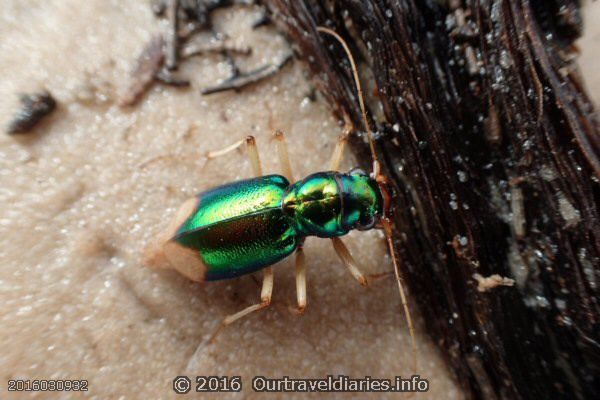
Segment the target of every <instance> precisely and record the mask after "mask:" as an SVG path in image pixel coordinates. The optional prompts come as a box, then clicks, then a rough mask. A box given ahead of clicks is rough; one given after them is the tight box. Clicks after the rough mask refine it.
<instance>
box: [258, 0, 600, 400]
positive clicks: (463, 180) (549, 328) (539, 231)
mask: <svg viewBox="0 0 600 400" xmlns="http://www.w3.org/2000/svg"><path fill="white" fill-rule="evenodd" d="M265 2H266V4H267V5H268V7H269V9H270V10H271V12H272V14H273V15H272V18H273V20H274V21H275V22H276V23H277V24H278V26H279V27H280V28H281V29H282V31H284V32H285V33H286V34H287V35H288V37H289V38H290V41H291V42H292V44H293V47H294V49H295V51H296V53H297V56H298V57H299V58H300V59H301V60H303V61H305V62H306V64H307V66H308V68H309V70H310V71H311V73H312V76H313V82H314V84H315V85H316V87H317V88H318V89H319V91H320V92H321V93H322V94H323V95H324V97H325V98H326V100H327V101H328V102H329V104H330V105H331V106H332V108H333V109H334V110H335V112H336V113H337V115H338V116H339V117H340V119H344V118H346V119H348V120H350V121H352V122H353V124H354V126H356V127H357V128H358V129H359V130H360V129H361V128H360V127H362V126H363V125H362V123H361V121H360V112H359V109H358V102H357V99H356V94H355V87H354V83H353V81H352V77H351V74H350V71H349V69H348V63H347V62H346V61H345V56H344V54H343V52H342V50H341V48H340V46H339V44H337V43H335V42H334V41H333V40H331V38H330V37H325V36H322V35H319V34H318V33H317V32H316V30H315V27H316V26H317V25H324V26H328V27H330V28H332V29H333V30H335V31H336V32H338V33H340V34H341V35H342V36H344V37H345V38H346V40H347V41H348V42H349V43H350V45H351V47H353V53H354V54H355V56H356V57H357V58H359V59H361V61H362V62H361V64H362V67H361V72H362V74H361V75H362V77H363V83H367V81H369V85H367V87H371V89H369V90H367V92H368V93H367V97H368V103H369V105H370V118H371V119H372V121H373V122H374V124H375V126H376V127H377V131H378V134H377V137H378V140H377V149H378V152H379V153H380V154H381V157H382V159H383V161H384V164H385V172H386V174H387V175H388V176H389V177H390V178H392V179H393V180H394V182H395V183H396V185H397V192H398V193H397V194H398V196H397V198H396V200H395V211H396V213H395V216H394V222H395V228H396V231H395V244H396V246H397V250H398V253H399V256H400V261H401V265H402V268H403V271H404V276H405V279H406V281H407V283H408V286H409V288H410V290H411V292H412V293H413V298H414V299H415V300H416V301H417V302H418V306H419V308H420V310H421V312H422V314H423V315H424V318H425V320H426V325H427V329H428V332H429V333H430V335H431V336H432V337H433V338H434V340H435V341H436V343H437V344H438V345H439V346H440V348H441V349H442V351H443V353H444V354H445V357H446V360H447V362H448V364H449V365H450V366H451V368H452V369H453V370H454V372H455V374H456V377H457V379H458V381H459V382H460V384H461V385H462V386H463V388H464V389H465V391H466V392H467V393H469V394H470V395H471V397H473V398H485V399H493V398H510V399H512V398H544V399H555V398H556V399H558V398H565V399H567V398H569V399H570V398H577V399H583V398H593V397H594V395H595V394H597V393H600V383H599V377H600V362H599V360H600V345H599V342H600V340H599V334H598V332H599V328H600V326H599V323H598V316H599V313H598V311H599V304H598V278H599V268H598V267H599V265H600V224H599V214H598V200H599V194H600V191H599V181H598V178H599V177H600V162H599V159H598V154H600V153H599V151H600V137H599V135H598V124H597V121H596V120H595V119H594V117H593V114H592V113H593V107H592V104H591V102H590V100H589V98H588V97H587V96H586V94H585V90H584V88H583V85H582V81H581V77H580V76H579V73H578V71H577V66H576V63H575V60H574V59H575V55H576V49H575V48H574V46H573V45H572V41H573V40H574V38H576V37H577V36H578V35H579V34H580V33H581V27H580V24H581V22H580V16H579V4H578V2H577V1H569V0H553V1H542V0H487V1H486V0H448V1H441V0H440V1H433V0H423V1H417V0H395V1H394V0H369V1H353V0H341V1H291V0H290V1H282V0H266V1H265ZM368 70H369V71H370V72H371V73H369V72H367V71H368ZM373 87H374V89H373ZM353 145H354V150H355V151H356V152H357V153H358V154H359V155H361V157H360V158H359V159H361V160H364V165H363V167H365V168H369V167H370V164H369V162H368V160H369V159H370V157H369V156H368V151H367V145H366V143H365V141H364V140H362V138H355V139H354V140H353ZM474 274H480V275H482V276H490V275H492V274H499V275H501V276H503V277H510V278H514V279H515V280H516V284H515V286H513V287H503V286H500V287H496V288H494V289H491V290H488V291H486V292H479V291H478V290H477V282H476V281H475V280H474V279H473V275H474ZM407 354H408V353H407Z"/></svg>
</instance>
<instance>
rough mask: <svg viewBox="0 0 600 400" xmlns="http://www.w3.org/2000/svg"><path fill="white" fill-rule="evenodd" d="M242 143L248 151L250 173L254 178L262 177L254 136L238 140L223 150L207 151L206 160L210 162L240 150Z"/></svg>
mask: <svg viewBox="0 0 600 400" xmlns="http://www.w3.org/2000/svg"><path fill="white" fill-rule="evenodd" d="M244 143H246V150H247V151H248V157H249V158H250V164H252V172H254V175H255V176H262V165H261V163H260V158H259V156H258V148H257V146H256V139H254V136H247V137H246V139H242V140H238V141H237V142H235V143H234V144H232V145H230V146H227V147H225V148H223V149H220V150H213V151H209V152H208V153H206V158H208V159H209V160H212V159H213V158H217V157H221V156H224V155H226V154H229V153H231V152H232V151H234V150H236V149H238V148H240V147H241V146H242V145H243V144H244Z"/></svg>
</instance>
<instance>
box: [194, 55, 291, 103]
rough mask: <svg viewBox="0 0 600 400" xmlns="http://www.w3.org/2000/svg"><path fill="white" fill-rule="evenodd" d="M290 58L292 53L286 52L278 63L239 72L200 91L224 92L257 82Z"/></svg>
mask: <svg viewBox="0 0 600 400" xmlns="http://www.w3.org/2000/svg"><path fill="white" fill-rule="evenodd" d="M291 59H292V55H291V54H288V55H287V56H285V57H284V58H283V59H282V61H281V62H279V63H278V64H268V65H264V66H262V67H260V68H257V69H255V70H253V71H250V72H247V73H240V74H237V75H234V76H233V77H231V78H229V79H227V80H225V81H223V82H222V83H220V84H218V85H215V86H209V87H207V88H204V89H202V91H201V93H202V94H203V95H209V94H213V93H218V92H224V91H227V90H238V89H241V88H243V87H246V86H248V85H251V84H253V83H257V82H259V81H261V80H263V79H266V78H268V77H270V76H273V75H275V74H276V73H277V72H278V71H279V70H281V68H283V67H284V66H285V65H286V64H287V63H288V61H290V60H291Z"/></svg>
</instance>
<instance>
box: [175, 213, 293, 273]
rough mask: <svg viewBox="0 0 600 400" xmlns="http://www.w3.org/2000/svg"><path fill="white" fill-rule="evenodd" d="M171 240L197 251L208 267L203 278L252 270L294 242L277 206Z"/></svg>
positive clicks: (280, 255) (285, 251)
mask: <svg viewBox="0 0 600 400" xmlns="http://www.w3.org/2000/svg"><path fill="white" fill-rule="evenodd" d="M174 240H175V241H177V242H178V243H180V244H181V245H183V246H185V247H187V248H191V249H197V250H198V251H199V253H200V254H201V257H202V259H203V260H204V263H205V264H206V265H207V267H208V268H207V272H206V276H205V280H217V279H228V278H233V277H236V276H239V275H243V274H247V273H250V272H254V271H256V270H259V269H261V268H263V267H265V266H267V265H271V264H274V263H276V262H277V261H279V260H281V259H283V258H285V257H287V256H288V255H289V254H290V253H292V252H293V251H294V250H295V249H296V246H297V244H298V242H297V236H296V231H295V230H294V228H293V227H292V225H291V224H290V221H289V220H288V218H287V217H286V216H285V215H284V214H283V212H282V211H281V209H279V208H270V209H267V210H263V211H259V212H256V213H254V214H249V215H243V216H239V217H236V218H231V219H227V220H224V221H220V222H218V223H215V224H212V225H208V226H205V227H202V228H200V229H198V230H195V231H189V232H185V233H184V234H181V235H178V236H177V237H176V238H175V239H174Z"/></svg>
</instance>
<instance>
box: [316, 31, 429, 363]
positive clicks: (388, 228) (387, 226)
mask: <svg viewBox="0 0 600 400" xmlns="http://www.w3.org/2000/svg"><path fill="white" fill-rule="evenodd" d="M317 31H319V32H323V33H326V34H328V35H331V36H333V37H334V38H335V39H336V40H337V41H338V42H339V43H340V44H341V45H342V47H343V48H344V51H345V52H346V55H347V56H348V59H349V60H350V65H351V66H352V74H353V76H354V83H355V84H356V90H357V92H358V103H359V105H360V111H361V113H362V118H363V122H364V124H365V128H366V130H367V136H368V138H369V147H370V149H371V157H372V158H373V175H374V176H375V178H376V179H377V180H378V181H379V180H381V179H385V178H384V177H383V176H381V170H380V166H379V159H378V158H377V153H375V144H374V141H373V132H372V131H371V126H370V125H369V120H368V119H367V111H366V109H365V100H364V95H363V91H362V87H361V85H360V78H359V76H358V70H357V69H356V63H355V62H354V57H352V52H350V48H349V47H348V44H347V43H346V41H345V40H344V39H343V38H342V37H341V36H340V35H339V34H338V33H337V32H335V31H333V30H331V29H329V28H326V27H324V26H317ZM378 178H379V179H378ZM381 223H382V226H383V230H384V232H385V238H386V240H387V244H388V247H389V251H390V255H391V256H392V262H393V264H394V272H395V274H396V281H397V282H398V291H399V292H400V300H401V301H402V307H403V309H404V316H405V317H406V324H407V325H408V331H409V333H410V338H411V345H412V346H411V347H412V353H413V369H414V371H415V373H416V371H417V343H416V340H415V332H414V327H413V322H412V318H411V316H410V311H409V309H408V301H407V300H406V294H405V293H404V285H403V284H402V276H401V273H400V266H399V265H398V259H397V258H396V251H395V250H394V242H393V240H392V225H391V222H390V220H389V219H388V218H387V216H384V218H382V219H381Z"/></svg>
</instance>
